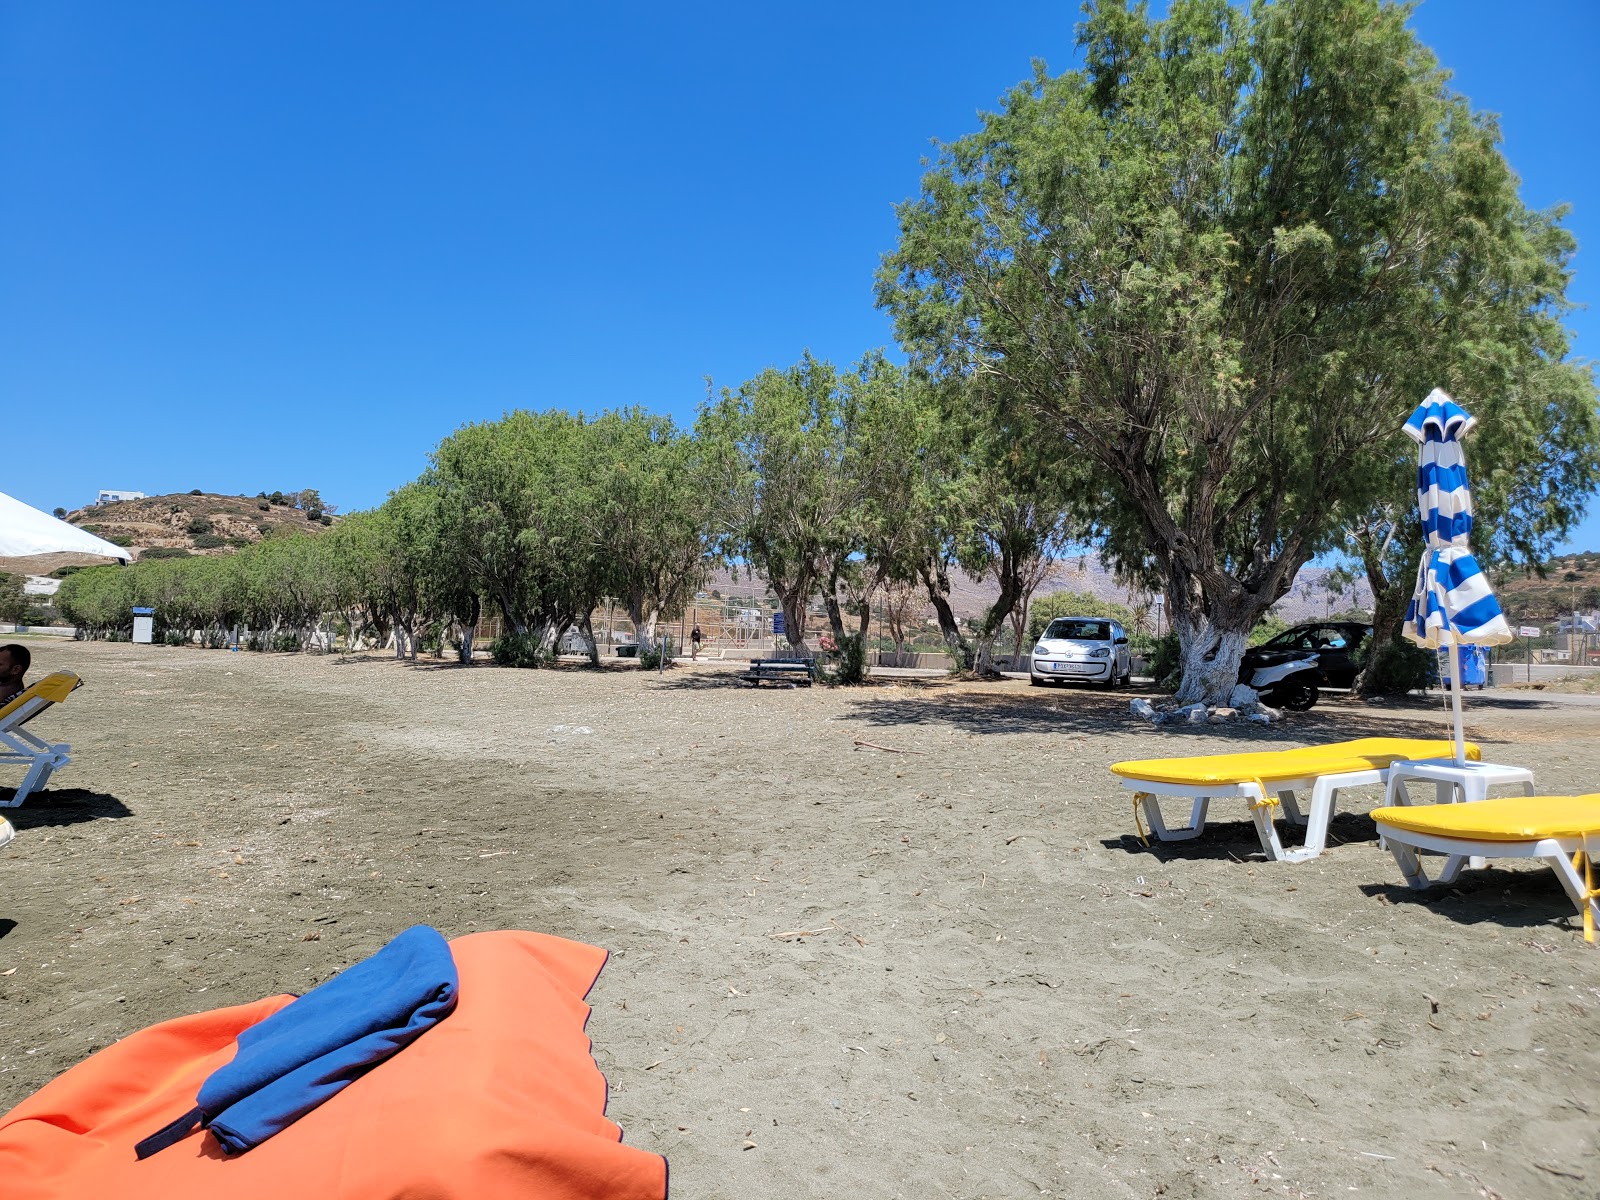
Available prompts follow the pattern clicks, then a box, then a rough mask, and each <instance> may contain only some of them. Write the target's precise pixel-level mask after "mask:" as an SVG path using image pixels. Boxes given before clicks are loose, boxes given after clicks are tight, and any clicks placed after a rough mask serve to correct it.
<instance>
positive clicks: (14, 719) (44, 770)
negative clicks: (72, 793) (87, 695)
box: [0, 671, 83, 808]
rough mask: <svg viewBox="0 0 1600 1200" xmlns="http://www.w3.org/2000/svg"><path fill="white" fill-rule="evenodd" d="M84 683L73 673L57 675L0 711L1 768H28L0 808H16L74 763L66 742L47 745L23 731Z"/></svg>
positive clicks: (19, 695)
mask: <svg viewBox="0 0 1600 1200" xmlns="http://www.w3.org/2000/svg"><path fill="white" fill-rule="evenodd" d="M82 683H83V680H81V679H79V678H78V677H77V676H76V675H74V674H73V673H72V672H71V671H57V672H56V673H55V674H54V675H46V676H45V677H44V678H43V679H41V680H39V682H38V683H35V684H33V685H32V686H31V687H27V688H24V689H23V690H22V691H21V692H19V693H18V694H17V695H15V696H13V697H12V698H11V700H10V701H9V702H8V703H7V704H5V705H4V706H3V707H0V765H5V766H20V767H26V768H27V772H26V773H25V774H24V775H23V777H22V782H21V783H20V784H18V785H17V790H16V792H15V793H14V794H13V795H12V797H11V799H9V800H0V808H15V807H17V805H19V804H21V803H22V802H23V801H24V800H26V799H27V798H28V795H29V793H30V792H36V791H38V790H39V789H40V788H42V787H44V785H45V784H47V783H49V782H50V776H51V775H52V774H54V773H55V772H56V771H58V770H59V769H60V768H62V767H64V766H66V765H67V764H68V763H69V762H71V761H72V760H71V758H69V757H68V751H70V750H71V749H72V747H71V746H69V745H68V744H67V743H66V742H47V741H45V740H44V739H43V738H40V737H36V736H34V735H33V734H32V733H30V732H29V731H28V730H26V729H24V728H22V727H23V726H24V725H26V724H27V723H28V722H29V721H31V720H33V718H35V717H37V716H38V715H39V714H40V713H42V712H43V711H44V710H45V709H47V708H49V707H50V706H51V705H52V704H60V703H61V702H62V701H63V700H65V699H66V698H67V697H68V696H70V695H72V693H73V690H74V689H76V688H77V687H78V686H80V685H81V684H82Z"/></svg>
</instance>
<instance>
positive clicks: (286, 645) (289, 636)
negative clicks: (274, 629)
mask: <svg viewBox="0 0 1600 1200" xmlns="http://www.w3.org/2000/svg"><path fill="white" fill-rule="evenodd" d="M272 648H273V650H275V651H277V652H278V653H279V654H293V653H295V652H296V651H298V650H299V649H300V635H299V634H298V633H294V632H293V631H290V630H285V631H284V632H282V633H275V634H273V635H272Z"/></svg>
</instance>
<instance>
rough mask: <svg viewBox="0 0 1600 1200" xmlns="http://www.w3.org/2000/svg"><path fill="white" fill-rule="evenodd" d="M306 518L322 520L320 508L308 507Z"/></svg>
mask: <svg viewBox="0 0 1600 1200" xmlns="http://www.w3.org/2000/svg"><path fill="white" fill-rule="evenodd" d="M306 520H308V521H320V520H322V510H321V509H320V508H308V509H306Z"/></svg>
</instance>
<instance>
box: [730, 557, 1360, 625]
mask: <svg viewBox="0 0 1600 1200" xmlns="http://www.w3.org/2000/svg"><path fill="white" fill-rule="evenodd" d="M1332 576H1333V572H1331V571H1329V570H1327V569H1326V568H1324V567H1304V568H1302V569H1301V571H1300V574H1298V575H1297V576H1295V581H1294V586H1293V587H1292V588H1290V590H1289V594H1288V595H1287V596H1285V597H1284V598H1283V599H1282V600H1280V601H1278V603H1277V604H1275V605H1273V606H1272V612H1273V614H1274V615H1275V616H1276V617H1278V619H1279V620H1281V621H1284V622H1285V623H1287V624H1290V625H1294V624H1298V623H1299V622H1301V621H1314V620H1317V619H1318V618H1322V617H1327V616H1328V615H1329V614H1330V613H1339V612H1347V611H1349V610H1350V609H1353V608H1354V609H1364V610H1365V611H1367V612H1369V613H1370V612H1371V611H1372V589H1371V588H1369V587H1368V586H1367V582H1366V580H1365V579H1359V580H1356V581H1355V582H1354V583H1351V584H1349V585H1347V586H1345V587H1343V588H1339V587H1335V588H1333V589H1332V590H1331V591H1330V589H1329V581H1330V579H1331V577H1332ZM950 583H951V595H950V607H951V608H952V609H953V610H954V611H955V614H956V616H957V617H962V618H970V617H978V616H981V615H982V614H983V611H984V610H985V609H986V608H988V606H989V605H990V604H993V603H994V599H995V596H996V595H997V594H998V593H999V589H998V588H997V587H995V585H994V584H992V583H990V582H989V581H988V580H986V579H985V580H974V579H970V578H968V577H967V576H966V575H963V574H962V573H961V572H960V571H959V570H956V571H952V572H951V575H950ZM706 587H707V589H708V590H709V589H715V590H717V591H718V592H720V593H721V594H722V595H723V596H725V597H726V598H727V599H729V600H732V601H737V600H738V598H739V597H741V596H749V595H750V594H751V583H750V579H749V577H748V576H747V575H746V574H745V573H744V572H743V571H741V572H740V573H739V578H738V579H737V580H735V579H734V578H733V577H732V576H731V575H730V574H729V572H727V571H726V570H718V571H713V572H712V573H711V577H710V579H709V580H708V582H707V584H706ZM765 590H766V585H765V584H764V583H763V582H762V581H760V580H757V581H756V584H755V593H756V599H757V600H760V599H761V595H762V593H763V592H765ZM1052 592H1080V593H1082V594H1084V595H1088V596H1093V597H1095V598H1096V599H1097V600H1104V601H1109V602H1113V603H1116V604H1124V605H1127V606H1128V607H1130V608H1135V609H1136V608H1137V607H1138V606H1139V605H1140V604H1142V603H1148V602H1149V598H1148V597H1140V596H1136V595H1135V594H1134V593H1133V591H1132V590H1131V589H1129V588H1127V587H1125V586H1124V585H1122V584H1121V583H1118V582H1117V580H1116V577H1115V576H1114V575H1112V573H1111V572H1110V571H1108V570H1107V569H1106V568H1105V566H1104V564H1102V563H1101V561H1100V559H1099V557H1098V556H1096V555H1093V554H1085V555H1080V556H1077V557H1075V558H1067V559H1063V560H1061V561H1060V562H1058V563H1057V564H1056V565H1055V569H1054V571H1053V572H1052V573H1051V575H1050V578H1048V579H1047V580H1045V581H1044V582H1043V583H1042V584H1040V585H1039V587H1038V590H1036V591H1035V592H1034V597H1035V598H1036V599H1037V598H1039V597H1043V596H1048V595H1050V594H1051V593H1052ZM767 607H770V604H768V605H767ZM932 612H933V610H932V609H931V608H930V609H929V610H928V614H929V615H930V616H931V615H932Z"/></svg>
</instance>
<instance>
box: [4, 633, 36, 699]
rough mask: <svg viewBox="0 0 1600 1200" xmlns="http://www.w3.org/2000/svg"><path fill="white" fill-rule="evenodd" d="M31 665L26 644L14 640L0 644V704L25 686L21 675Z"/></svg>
mask: <svg viewBox="0 0 1600 1200" xmlns="http://www.w3.org/2000/svg"><path fill="white" fill-rule="evenodd" d="M32 665H33V655H32V654H30V653H28V648H27V647H26V646H19V645H17V644H16V643H15V642H12V643H11V644H10V645H7V646H0V704H6V703H9V702H10V701H11V700H12V699H14V698H15V697H16V695H17V693H19V692H21V691H22V690H23V689H24V688H25V687H26V686H27V685H26V684H24V683H23V682H22V677H23V676H24V675H26V674H27V673H28V668H29V667H30V666H32Z"/></svg>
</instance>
